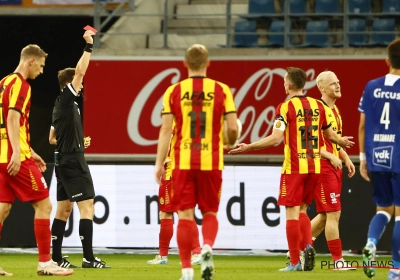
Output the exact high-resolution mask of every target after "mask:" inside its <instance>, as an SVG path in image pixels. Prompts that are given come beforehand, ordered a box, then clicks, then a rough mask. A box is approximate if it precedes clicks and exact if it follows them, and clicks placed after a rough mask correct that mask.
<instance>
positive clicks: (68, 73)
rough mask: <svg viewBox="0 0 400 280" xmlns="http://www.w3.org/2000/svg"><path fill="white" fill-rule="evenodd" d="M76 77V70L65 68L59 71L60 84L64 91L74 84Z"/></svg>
mask: <svg viewBox="0 0 400 280" xmlns="http://www.w3.org/2000/svg"><path fill="white" fill-rule="evenodd" d="M74 76H75V68H65V69H63V70H60V71H58V84H59V85H60V89H63V88H64V87H65V86H66V85H67V84H68V83H70V82H72V80H73V79H74Z"/></svg>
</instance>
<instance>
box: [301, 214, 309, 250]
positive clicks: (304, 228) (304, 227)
mask: <svg viewBox="0 0 400 280" xmlns="http://www.w3.org/2000/svg"><path fill="white" fill-rule="evenodd" d="M299 223H300V232H301V237H302V238H301V239H300V250H304V249H305V248H306V246H307V244H311V243H312V234H311V221H310V218H309V217H308V215H307V214H306V213H300V216H299Z"/></svg>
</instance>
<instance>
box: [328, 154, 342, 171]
mask: <svg viewBox="0 0 400 280" xmlns="http://www.w3.org/2000/svg"><path fill="white" fill-rule="evenodd" d="M329 161H330V163H331V164H332V166H333V167H334V168H335V169H336V170H338V169H342V161H341V160H340V158H338V157H337V156H333V155H332V156H331V158H330V159H329Z"/></svg>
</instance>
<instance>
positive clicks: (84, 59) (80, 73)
mask: <svg viewBox="0 0 400 280" xmlns="http://www.w3.org/2000/svg"><path fill="white" fill-rule="evenodd" d="M94 34H95V33H94V32H93V31H91V30H87V31H86V32H85V34H83V38H84V39H85V41H86V47H85V50H84V52H83V54H82V56H81V58H80V59H79V61H78V64H77V65H76V68H75V76H74V79H73V80H72V83H71V84H72V86H73V88H74V89H75V90H79V89H80V88H81V85H82V81H83V77H84V76H85V73H86V70H87V68H88V66H89V61H90V55H91V53H92V50H93V37H92V36H93V35H94Z"/></svg>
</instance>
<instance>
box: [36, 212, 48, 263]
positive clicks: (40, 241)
mask: <svg viewBox="0 0 400 280" xmlns="http://www.w3.org/2000/svg"><path fill="white" fill-rule="evenodd" d="M34 229H35V237H36V243H37V246H38V251H39V262H47V261H49V260H50V241H51V231H50V219H35V220H34Z"/></svg>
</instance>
